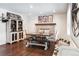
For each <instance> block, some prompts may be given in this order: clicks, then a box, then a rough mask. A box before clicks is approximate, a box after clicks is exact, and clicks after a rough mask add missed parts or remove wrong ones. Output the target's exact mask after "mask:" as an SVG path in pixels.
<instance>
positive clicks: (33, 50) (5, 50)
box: [0, 40, 55, 56]
mask: <svg viewBox="0 0 79 59" xmlns="http://www.w3.org/2000/svg"><path fill="white" fill-rule="evenodd" d="M25 45H26V41H25V40H24V41H20V42H16V43H13V44H4V45H0V56H52V55H53V51H54V45H55V44H54V43H52V42H51V43H50V47H49V49H48V50H46V51H45V50H44V47H40V46H30V47H29V48H26V47H25Z"/></svg>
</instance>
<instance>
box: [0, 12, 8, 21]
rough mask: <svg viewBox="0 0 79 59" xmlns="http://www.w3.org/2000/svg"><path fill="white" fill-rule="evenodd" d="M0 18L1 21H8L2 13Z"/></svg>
mask: <svg viewBox="0 0 79 59" xmlns="http://www.w3.org/2000/svg"><path fill="white" fill-rule="evenodd" d="M0 18H1V21H2V22H7V21H8V19H6V18H5V17H4V14H3V13H2V16H1V17H0Z"/></svg>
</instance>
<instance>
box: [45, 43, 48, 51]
mask: <svg viewBox="0 0 79 59" xmlns="http://www.w3.org/2000/svg"><path fill="white" fill-rule="evenodd" d="M47 49H48V46H47V42H45V48H44V50H47Z"/></svg>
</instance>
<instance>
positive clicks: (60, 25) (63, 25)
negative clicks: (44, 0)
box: [53, 13, 67, 39]
mask: <svg viewBox="0 0 79 59" xmlns="http://www.w3.org/2000/svg"><path fill="white" fill-rule="evenodd" d="M53 21H54V23H56V31H57V32H58V37H59V38H65V39H67V16H66V13H60V14H54V15H53Z"/></svg>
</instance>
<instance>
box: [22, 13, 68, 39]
mask: <svg viewBox="0 0 79 59" xmlns="http://www.w3.org/2000/svg"><path fill="white" fill-rule="evenodd" d="M22 15H23V20H24V28H25V29H26V31H27V32H29V33H34V32H35V23H37V22H38V16H32V15H27V14H22ZM53 21H54V23H56V30H57V31H58V32H59V35H58V37H59V38H60V37H62V38H65V39H69V37H68V35H67V14H66V13H59V14H53Z"/></svg>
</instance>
